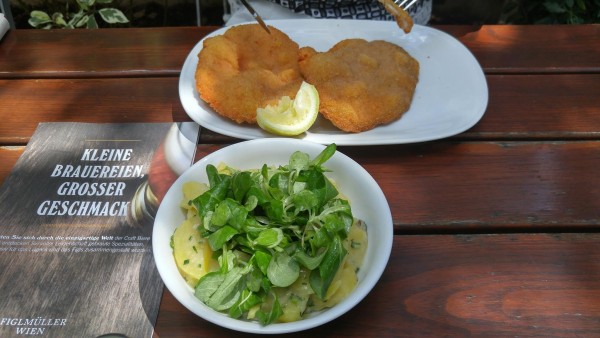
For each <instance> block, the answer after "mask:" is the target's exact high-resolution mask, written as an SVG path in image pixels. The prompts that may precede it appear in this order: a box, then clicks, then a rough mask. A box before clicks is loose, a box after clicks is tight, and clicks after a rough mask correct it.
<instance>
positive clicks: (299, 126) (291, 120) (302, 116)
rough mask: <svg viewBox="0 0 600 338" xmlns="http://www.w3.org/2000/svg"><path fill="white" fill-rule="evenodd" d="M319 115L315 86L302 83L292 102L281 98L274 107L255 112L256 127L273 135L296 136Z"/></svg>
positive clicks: (287, 98) (285, 97)
mask: <svg viewBox="0 0 600 338" xmlns="http://www.w3.org/2000/svg"><path fill="white" fill-rule="evenodd" d="M318 115H319V93H318V92H317V89H316V88H315V86H313V85H311V84H309V83H307V82H302V84H301V85H300V89H299V90H298V93H296V97H295V98H294V100H293V101H292V99H290V98H289V97H288V96H284V97H282V98H281V99H280V100H279V102H278V104H277V105H276V106H271V105H268V106H266V107H265V108H258V109H257V110H256V121H257V122H258V125H259V126H260V127H261V128H262V129H264V130H266V131H268V132H270V133H273V134H277V135H283V136H296V135H300V134H302V133H304V132H305V131H307V130H308V129H309V128H310V127H311V126H312V125H313V123H315V120H316V119H317V116H318Z"/></svg>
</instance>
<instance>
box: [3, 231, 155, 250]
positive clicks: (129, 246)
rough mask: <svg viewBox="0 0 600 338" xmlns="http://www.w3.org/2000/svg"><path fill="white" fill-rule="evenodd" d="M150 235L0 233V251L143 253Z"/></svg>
mask: <svg viewBox="0 0 600 338" xmlns="http://www.w3.org/2000/svg"><path fill="white" fill-rule="evenodd" d="M150 245H151V242H150V236H139V235H138V236H104V235H103V236H20V235H0V252H65V253H66V252H74V253H144V252H148V251H150V250H151V248H150Z"/></svg>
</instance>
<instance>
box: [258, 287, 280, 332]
mask: <svg viewBox="0 0 600 338" xmlns="http://www.w3.org/2000/svg"><path fill="white" fill-rule="evenodd" d="M273 297H275V300H274V301H273V306H272V307H271V309H270V310H269V312H265V311H263V310H260V311H258V312H257V313H256V318H258V321H259V322H260V324H261V325H269V324H271V323H272V322H274V321H276V320H277V318H279V317H281V315H282V314H283V310H282V309H281V305H280V304H279V300H278V299H277V296H275V294H274V293H273Z"/></svg>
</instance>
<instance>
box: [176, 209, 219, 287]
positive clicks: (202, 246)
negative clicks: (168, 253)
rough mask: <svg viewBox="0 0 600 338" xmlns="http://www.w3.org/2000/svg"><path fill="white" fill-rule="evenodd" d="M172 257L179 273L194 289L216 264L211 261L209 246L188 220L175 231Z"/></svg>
mask: <svg viewBox="0 0 600 338" xmlns="http://www.w3.org/2000/svg"><path fill="white" fill-rule="evenodd" d="M173 256H174V257H175V263H176V264H177V268H178V269H179V272H180V273H181V275H182V276H183V278H185V280H186V282H187V283H188V284H189V285H190V286H192V287H195V286H196V284H198V280H199V279H200V277H202V276H204V275H205V274H206V273H207V272H209V271H212V270H213V268H214V266H215V264H217V263H216V262H215V261H214V259H212V250H211V249H210V246H209V245H208V243H207V242H206V240H205V239H204V238H202V237H201V236H200V233H199V232H198V230H197V229H196V228H195V227H194V223H193V222H192V221H190V220H189V219H187V220H185V221H183V222H182V223H181V225H179V227H177V229H175V233H174V234H173ZM217 265H218V264H217Z"/></svg>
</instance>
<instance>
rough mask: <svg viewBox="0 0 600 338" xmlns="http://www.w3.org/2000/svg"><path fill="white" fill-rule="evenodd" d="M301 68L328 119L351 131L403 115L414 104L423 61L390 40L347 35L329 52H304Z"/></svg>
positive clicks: (310, 50) (359, 130) (386, 121)
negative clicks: (369, 40)
mask: <svg viewBox="0 0 600 338" xmlns="http://www.w3.org/2000/svg"><path fill="white" fill-rule="evenodd" d="M300 54H301V55H300V69H301V71H302V75H303V76H304V78H305V79H306V81H307V82H309V83H311V84H313V85H314V86H315V87H316V88H317V90H318V91H319V97H320V101H321V103H320V109H319V111H320V112H321V114H323V116H324V117H325V118H327V119H328V120H330V121H331V122H332V123H333V124H334V125H335V126H336V127H338V128H340V129H342V130H344V131H347V132H361V131H365V130H369V129H372V128H374V127H375V126H377V125H380V124H386V123H389V122H392V121H395V120H397V119H399V118H400V117H401V116H402V114H404V112H406V111H407V110H408V109H409V107H410V104H411V102H412V98H413V94H414V92H415V88H416V85H417V82H418V79H419V63H418V61H417V60H415V59H414V58H413V57H412V56H410V55H409V54H408V53H407V52H406V51H404V49H402V48H401V47H400V46H397V45H395V44H393V43H390V42H386V41H381V40H378V41H371V42H368V41H366V40H363V39H346V40H343V41H341V42H339V43H337V44H336V45H335V46H333V47H332V48H331V49H330V50H329V51H327V52H323V53H318V52H316V51H315V50H314V49H313V48H311V47H304V48H302V49H301V50H300Z"/></svg>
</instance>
